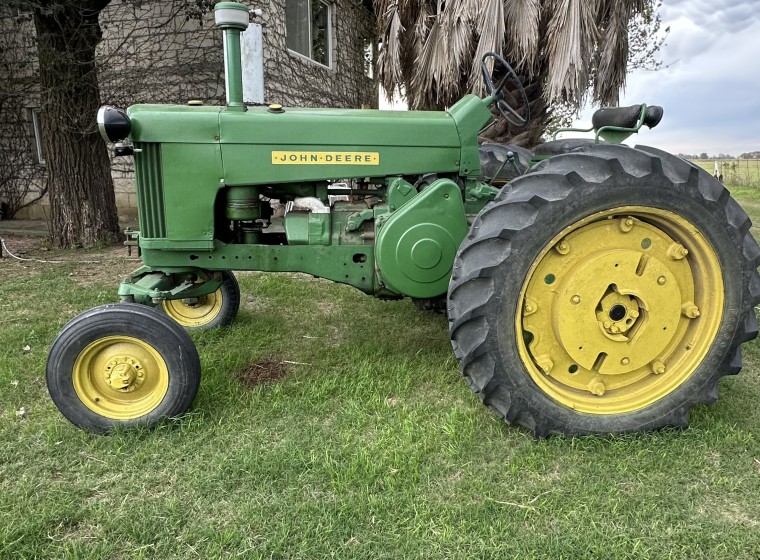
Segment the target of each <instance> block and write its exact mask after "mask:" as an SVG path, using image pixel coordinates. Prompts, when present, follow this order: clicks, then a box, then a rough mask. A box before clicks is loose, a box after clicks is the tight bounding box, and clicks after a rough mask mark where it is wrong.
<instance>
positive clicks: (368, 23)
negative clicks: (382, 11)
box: [0, 0, 377, 219]
mask: <svg viewBox="0 0 760 560" xmlns="http://www.w3.org/2000/svg"><path fill="white" fill-rule="evenodd" d="M245 3H246V4H247V5H248V6H249V7H250V8H252V9H253V8H259V9H261V10H262V12H263V13H262V15H261V17H259V18H257V21H258V22H259V23H261V24H262V27H263V38H264V96H265V99H264V101H265V103H281V104H283V105H286V106H304V107H376V106H377V93H376V92H377V88H376V86H375V84H374V82H373V80H371V79H370V78H367V77H366V76H365V59H364V49H365V46H366V44H367V41H368V40H371V38H372V37H373V35H374V30H373V27H372V25H373V20H372V18H371V15H370V13H369V12H368V10H367V8H366V7H365V4H364V3H363V2H362V1H360V0H334V2H332V3H331V4H332V16H333V21H332V26H333V33H332V44H333V57H332V65H331V67H330V68H327V67H325V66H322V65H320V64H318V63H316V62H314V61H311V60H308V59H306V58H304V57H302V56H301V55H299V54H297V53H294V52H291V51H289V50H288V48H287V42H286V41H287V38H286V35H285V29H286V27H285V0H251V1H248V2H245ZM190 4H193V3H192V2H191V3H190ZM180 5H182V6H186V5H187V3H185V2H147V3H142V5H140V6H136V5H132V4H130V3H126V2H111V4H110V5H109V6H108V7H107V8H106V9H105V10H104V11H103V13H102V14H101V18H100V21H101V27H102V29H103V40H102V42H101V44H100V46H99V49H98V59H99V60H98V63H99V65H98V74H99V83H100V87H101V98H102V102H103V103H107V104H111V105H117V106H122V107H125V106H128V105H131V104H135V103H186V102H187V101H189V100H191V99H194V100H195V99H197V100H201V101H203V102H204V103H206V104H214V105H217V104H223V103H224V98H225V93H224V67H223V52H222V41H221V32H220V31H219V30H217V29H216V28H215V27H214V24H213V14H212V13H206V14H202V15H201V14H197V13H196V14H193V13H189V14H188V12H187V10H186V9H185V8H182V9H180V8H179V7H178V6H180ZM8 25H18V24H16V23H12V22H11V12H10V10H9V9H7V8H0V29H2V30H3V32H4V33H5V32H6V31H5V30H6V29H10V28H9V27H8ZM23 25H24V26H25V28H24V31H25V33H30V34H33V25H31V22H30V21H28V20H27V21H26V22H25V23H23ZM19 53H22V56H25V57H26V58H27V59H28V65H29V66H28V67H29V68H30V69H32V68H34V67H35V65H36V53H35V52H34V50H33V49H31V50H30V49H29V48H28V45H25V46H24V45H21V43H20V44H19V50H18V51H14V53H13V56H20V55H19ZM8 56H9V54H8V50H7V49H5V54H2V53H0V57H8ZM16 105H18V103H16ZM23 105H25V106H26V107H34V106H39V99H38V96H37V94H36V92H28V93H27V94H26V95H25V96H24V102H23ZM3 111H5V109H3V108H2V107H1V106H0V129H2V128H3V124H4V123H5V122H6V121H7V118H6V117H4V116H3ZM13 111H16V112H23V111H24V109H23V107H20V106H15V107H14V108H13ZM43 122H44V114H43ZM93 124H94V115H93ZM29 130H30V129H29V127H28V126H27V131H29ZM6 141H7V140H6ZM26 142H27V144H29V148H30V150H31V148H32V143H33V136H32V138H31V141H30V140H29V139H28V138H27V140H26ZM2 143H3V139H2V136H0V149H2ZM112 174H113V179H114V187H115V191H116V203H117V206H118V208H119V215H120V217H121V218H124V219H126V218H129V219H134V218H135V217H136V215H137V211H136V200H135V194H134V192H135V191H134V177H133V173H132V162H131V158H115V159H114V161H113V173H112ZM46 204H47V201H46V200H45V199H43V201H41V202H40V203H38V204H36V205H34V206H32V207H29V208H28V209H25V210H24V211H22V213H21V214H19V215H18V216H17V217H19V218H21V217H26V218H44V217H45V216H47V215H49V210H48V209H47V208H46V207H45V205H46Z"/></svg>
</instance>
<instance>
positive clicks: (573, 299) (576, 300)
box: [570, 296, 581, 305]
mask: <svg viewBox="0 0 760 560" xmlns="http://www.w3.org/2000/svg"><path fill="white" fill-rule="evenodd" d="M570 301H571V302H572V303H573V304H574V305H578V304H579V303H580V302H581V296H573V297H571V298H570Z"/></svg>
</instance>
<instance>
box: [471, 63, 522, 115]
mask: <svg viewBox="0 0 760 560" xmlns="http://www.w3.org/2000/svg"><path fill="white" fill-rule="evenodd" d="M489 58H493V59H494V60H495V61H497V62H498V63H499V64H500V65H501V67H502V68H503V69H504V72H505V74H504V77H502V78H501V80H499V83H498V84H496V85H494V83H493V78H492V77H491V73H490V72H489V71H488V65H487V64H486V61H487V60H488V59H489ZM480 70H481V72H482V73H483V81H484V82H485V85H486V91H487V92H488V95H490V96H491V97H493V99H494V103H496V108H497V109H498V110H499V113H501V116H502V117H504V118H505V119H506V120H507V122H509V123H511V124H513V125H515V126H519V127H522V126H525V125H526V124H528V120H530V105H529V104H528V96H527V95H526V94H525V88H524V87H523V85H522V83H521V82H520V78H518V77H517V74H516V73H515V71H514V70H513V69H512V67H511V66H510V65H509V64H507V61H506V60H504V59H503V58H502V57H501V56H500V55H498V54H496V53H495V52H488V53H486V54H484V55H483V59H482V60H481V61H480ZM510 80H512V81H513V82H514V83H515V84H516V85H517V93H518V95H519V97H520V105H522V106H523V107H525V116H524V117H523V116H522V115H520V113H518V112H517V110H516V109H514V108H513V107H511V106H510V105H509V103H507V102H506V101H504V90H505V88H506V85H507V82H509V81H510Z"/></svg>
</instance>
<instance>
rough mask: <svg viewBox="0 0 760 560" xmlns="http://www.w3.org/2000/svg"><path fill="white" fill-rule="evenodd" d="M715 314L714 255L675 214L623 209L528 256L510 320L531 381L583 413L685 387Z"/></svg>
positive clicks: (614, 409) (717, 277) (645, 401)
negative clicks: (530, 258) (527, 269)
mask: <svg viewBox="0 0 760 560" xmlns="http://www.w3.org/2000/svg"><path fill="white" fill-rule="evenodd" d="M722 315H723V279H722V276H721V268H720V262H719V261H718V258H717V255H716V254H715V251H714V250H713V248H712V247H711V246H710V244H709V243H708V242H707V241H706V240H705V239H704V237H703V236H702V235H701V234H700V232H699V231H698V230H697V228H696V227H694V225H692V224H691V223H690V222H688V221H687V220H685V219H684V218H682V217H681V216H679V215H677V214H674V213H672V212H667V211H664V210H660V209H656V208H648V207H638V206H637V207H624V208H618V209H614V210H610V211H607V212H602V213H599V214H596V215H594V216H590V217H589V218H586V219H584V220H582V221H580V222H577V223H576V224H574V225H573V226H571V227H569V228H567V229H566V230H565V231H563V232H562V233H561V234H560V235H558V236H557V237H556V238H554V239H553V240H552V241H551V243H549V244H548V245H547V246H546V247H545V248H544V250H543V251H542V252H541V254H540V255H539V256H538V258H537V259H536V261H535V262H534V263H533V265H532V267H531V269H530V272H529V274H528V277H527V280H526V282H525V284H524V285H523V287H522V291H521V294H520V308H519V311H518V313H517V316H516V333H517V344H518V348H519V352H520V357H521V359H522V361H523V363H524V364H525V366H526V367H527V369H528V372H529V373H530V376H531V378H532V379H533V380H534V381H535V382H536V384H537V385H538V386H539V387H540V388H541V389H542V390H543V391H544V392H545V393H546V394H548V395H549V396H551V397H552V398H553V399H554V400H556V401H558V402H560V403H561V404H563V405H565V406H568V407H570V408H573V409H575V410H577V411H579V412H585V413H592V414H621V413H626V412H632V411H634V410H638V409H641V408H644V407H646V406H648V405H650V404H652V403H653V402H655V401H657V400H659V399H661V398H663V397H664V396H666V395H668V394H669V393H671V392H672V391H674V390H675V389H676V388H678V387H679V386H680V385H681V384H683V383H684V382H685V381H686V380H687V379H688V378H689V377H690V376H691V375H692V374H693V373H694V371H695V369H696V368H697V366H698V365H699V364H700V363H701V362H702V360H703V359H704V357H705V355H706V354H707V352H708V350H709V349H710V347H711V346H712V343H713V341H714V339H715V335H716V333H717V331H718V326H719V325H720V322H721V319H722Z"/></svg>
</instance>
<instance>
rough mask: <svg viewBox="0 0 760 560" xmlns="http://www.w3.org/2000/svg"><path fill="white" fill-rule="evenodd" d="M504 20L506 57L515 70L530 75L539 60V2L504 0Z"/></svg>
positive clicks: (532, 0)
mask: <svg viewBox="0 0 760 560" xmlns="http://www.w3.org/2000/svg"><path fill="white" fill-rule="evenodd" d="M504 19H505V22H506V32H507V49H508V53H507V56H508V58H509V60H510V61H512V62H513V63H514V65H515V67H516V68H518V69H520V70H526V71H527V72H528V74H532V73H533V71H534V70H535V67H536V66H537V65H538V59H539V51H538V44H539V30H538V27H539V22H540V21H541V2H540V1H539V0H506V2H504Z"/></svg>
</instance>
